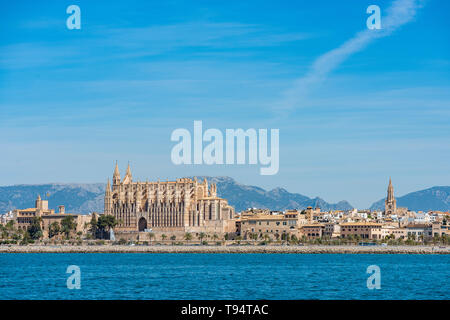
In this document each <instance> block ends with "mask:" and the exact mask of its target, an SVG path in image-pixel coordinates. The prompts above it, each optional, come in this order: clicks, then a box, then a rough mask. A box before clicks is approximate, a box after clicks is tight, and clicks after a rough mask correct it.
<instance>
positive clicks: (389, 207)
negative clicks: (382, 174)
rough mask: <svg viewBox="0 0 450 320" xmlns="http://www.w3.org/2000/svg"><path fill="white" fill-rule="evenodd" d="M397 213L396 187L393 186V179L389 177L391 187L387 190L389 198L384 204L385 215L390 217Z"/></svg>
mask: <svg viewBox="0 0 450 320" xmlns="http://www.w3.org/2000/svg"><path fill="white" fill-rule="evenodd" d="M396 211H397V200H395V197H394V187H393V186H392V181H391V178H390V177H389V185H388V190H387V197H386V200H385V202H384V214H385V215H387V216H390V215H392V214H395V212H396Z"/></svg>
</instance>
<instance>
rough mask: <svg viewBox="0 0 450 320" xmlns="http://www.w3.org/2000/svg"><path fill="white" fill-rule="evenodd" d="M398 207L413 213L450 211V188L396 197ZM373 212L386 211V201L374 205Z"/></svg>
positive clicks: (437, 188)
mask: <svg viewBox="0 0 450 320" xmlns="http://www.w3.org/2000/svg"><path fill="white" fill-rule="evenodd" d="M396 199H397V207H407V208H408V209H410V210H413V211H429V210H436V211H450V187H446V186H441V187H432V188H428V189H425V190H420V191H415V192H411V193H408V194H406V195H404V196H401V197H396ZM370 209H371V210H382V209H384V199H380V200H378V201H377V202H375V203H373V204H372V206H371V207H370Z"/></svg>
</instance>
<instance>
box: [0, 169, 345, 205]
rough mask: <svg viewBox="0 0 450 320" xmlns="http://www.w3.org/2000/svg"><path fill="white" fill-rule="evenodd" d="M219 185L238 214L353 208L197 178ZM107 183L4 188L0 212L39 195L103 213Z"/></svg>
mask: <svg viewBox="0 0 450 320" xmlns="http://www.w3.org/2000/svg"><path fill="white" fill-rule="evenodd" d="M204 178H207V179H208V181H209V182H213V183H217V191H218V196H219V197H222V198H225V199H227V200H228V203H230V204H231V205H232V206H234V207H235V209H236V211H237V212H239V211H242V210H245V209H247V208H251V207H257V208H268V209H271V210H285V209H305V208H306V207H308V206H312V207H320V208H322V209H324V210H349V209H352V208H353V207H352V205H351V204H349V203H348V202H347V201H340V202H338V203H328V202H326V201H325V200H323V199H321V198H318V197H316V198H313V199H311V198H309V197H307V196H304V195H301V194H298V193H290V192H288V191H286V190H285V189H283V188H275V189H273V190H270V191H266V190H264V189H262V188H259V187H256V186H249V185H244V184H240V183H238V182H236V181H235V180H234V179H232V178H229V177H204V176H202V177H197V179H199V180H200V179H201V180H203V179H204ZM104 193H105V184H103V183H92V184H75V183H70V184H63V183H52V184H40V185H14V186H4V187H0V213H4V212H8V211H9V210H13V209H17V208H21V209H23V208H30V207H34V201H35V200H36V198H37V196H38V195H41V197H42V198H43V199H48V200H49V208H51V209H55V210H57V207H58V205H65V207H66V212H74V213H88V212H92V211H97V212H103V199H104Z"/></svg>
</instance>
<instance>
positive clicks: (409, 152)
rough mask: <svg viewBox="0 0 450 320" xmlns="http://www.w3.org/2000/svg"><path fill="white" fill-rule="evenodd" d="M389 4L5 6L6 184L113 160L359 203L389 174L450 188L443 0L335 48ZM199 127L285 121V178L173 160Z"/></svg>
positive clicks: (146, 170) (446, 8)
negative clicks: (179, 142) (175, 137)
mask: <svg viewBox="0 0 450 320" xmlns="http://www.w3.org/2000/svg"><path fill="white" fill-rule="evenodd" d="M392 3H393V1H373V0H371V1H362V0H354V1H324V0H317V1H312V2H311V1H263V2H262V1H221V2H213V1H195V2H194V1H192V2H186V1H114V2H112V1H69V2H65V1H39V2H38V3H37V2H36V1H9V2H2V4H1V6H2V7H1V13H0V17H1V30H2V31H1V33H0V39H1V42H0V150H1V156H0V168H1V176H0V185H11V184H21V183H27V184H28V183H45V182H103V181H106V179H107V178H108V177H110V176H111V175H112V172H113V166H114V162H115V161H116V160H118V161H119V164H120V167H121V170H122V173H124V171H125V167H126V165H127V162H128V161H130V162H131V164H132V170H133V174H134V177H135V178H136V179H142V180H145V179H147V178H148V179H150V180H152V179H158V178H161V179H166V178H169V179H173V178H175V177H180V176H191V175H227V176H231V177H233V178H235V179H236V180H238V181H239V182H242V183H246V184H253V185H258V186H261V187H264V188H267V189H270V188H274V187H284V188H286V189H287V190H288V191H291V192H299V193H302V194H304V195H307V196H310V197H314V196H320V197H322V198H324V199H325V200H327V201H339V200H342V199H345V200H348V201H350V203H351V204H353V205H354V206H357V207H360V208H364V207H368V206H370V204H371V203H372V202H373V201H375V200H378V199H379V198H381V197H384V195H385V192H386V188H387V182H388V179H389V176H392V179H393V183H394V187H395V191H396V194H397V195H402V194H405V193H407V192H411V191H416V190H418V189H422V188H427V187H431V186H435V185H449V184H450V161H449V158H450V144H449V138H450V130H449V129H450V90H449V88H450V77H449V75H450V41H449V40H450V31H449V30H450V22H449V21H450V20H449V12H450V3H448V2H447V1H438V0H428V1H419V0H416V1H414V0H399V5H405V4H406V5H411V4H412V5H413V6H412V7H411V6H410V7H408V8H407V9H408V10H409V11H408V12H407V15H408V19H406V20H407V21H402V22H401V23H399V25H398V26H396V27H395V28H393V29H392V30H391V31H392V32H387V33H386V34H383V35H382V36H380V37H378V38H376V39H372V40H370V41H368V43H367V44H365V45H363V46H362V47H361V48H358V49H357V50H354V52H351V54H344V55H343V56H339V48H342V46H344V49H345V48H347V47H346V45H345V44H346V43H348V42H349V41H352V39H357V40H358V39H361V38H362V37H364V32H367V31H365V30H367V28H366V19H367V17H368V16H369V15H368V14H366V8H367V7H368V6H369V5H371V4H376V5H378V6H380V8H381V13H382V25H383V21H384V19H385V18H386V17H387V16H388V8H389V7H390V6H391V5H392ZM70 4H76V5H78V6H79V7H80V8H81V30H68V29H67V28H66V19H67V17H68V16H69V15H68V14H66V8H67V6H69V5H70ZM400 12H401V11H400ZM395 18H396V19H397V17H395ZM386 19H388V18H386ZM348 46H352V44H351V43H350V44H348ZM336 50H337V51H336ZM344 51H345V50H344ZM350 51H351V50H350ZM330 63H331V65H332V68H328V67H327V66H329V65H330ZM323 70H325V71H323ZM317 74H319V75H320V77H316V76H317ZM311 75H312V76H311ZM311 77H312V78H314V79H319V80H317V81H312V84H311V85H308V86H304V85H303V84H304V83H305V79H306V80H308V79H311ZM306 82H308V81H306ZM308 83H309V82H308ZM194 120H202V121H203V127H204V128H205V129H206V128H218V129H220V130H222V131H223V132H225V129H227V128H244V129H248V128H257V129H258V128H268V129H270V128H278V129H280V170H279V172H278V174H277V175H274V176H261V175H260V174H259V166H255V165H253V166H246V165H240V166H238V165H234V166H207V165H202V166H199V165H196V166H194V165H191V166H175V165H173V164H172V163H171V160H170V152H171V149H172V147H173V146H174V143H173V142H171V141H170V135H171V132H172V131H173V130H174V129H176V128H186V129H189V130H190V131H191V132H192V127H193V121H194Z"/></svg>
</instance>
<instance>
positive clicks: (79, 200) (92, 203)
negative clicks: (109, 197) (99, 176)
mask: <svg viewBox="0 0 450 320" xmlns="http://www.w3.org/2000/svg"><path fill="white" fill-rule="evenodd" d="M47 193H48V194H49V197H48V198H47V196H46V195H47ZM104 193H105V184H103V183H91V184H75V183H72V184H61V183H52V184H39V185H15V186H6V187H0V213H5V212H8V211H9V210H13V209H25V208H33V207H34V201H35V200H36V198H37V196H38V195H41V197H42V198H43V199H44V200H47V199H48V200H49V208H50V209H55V211H57V208H58V206H59V205H64V206H65V207H66V212H70V213H89V212H92V211H97V212H100V211H101V212H103V199H104Z"/></svg>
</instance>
